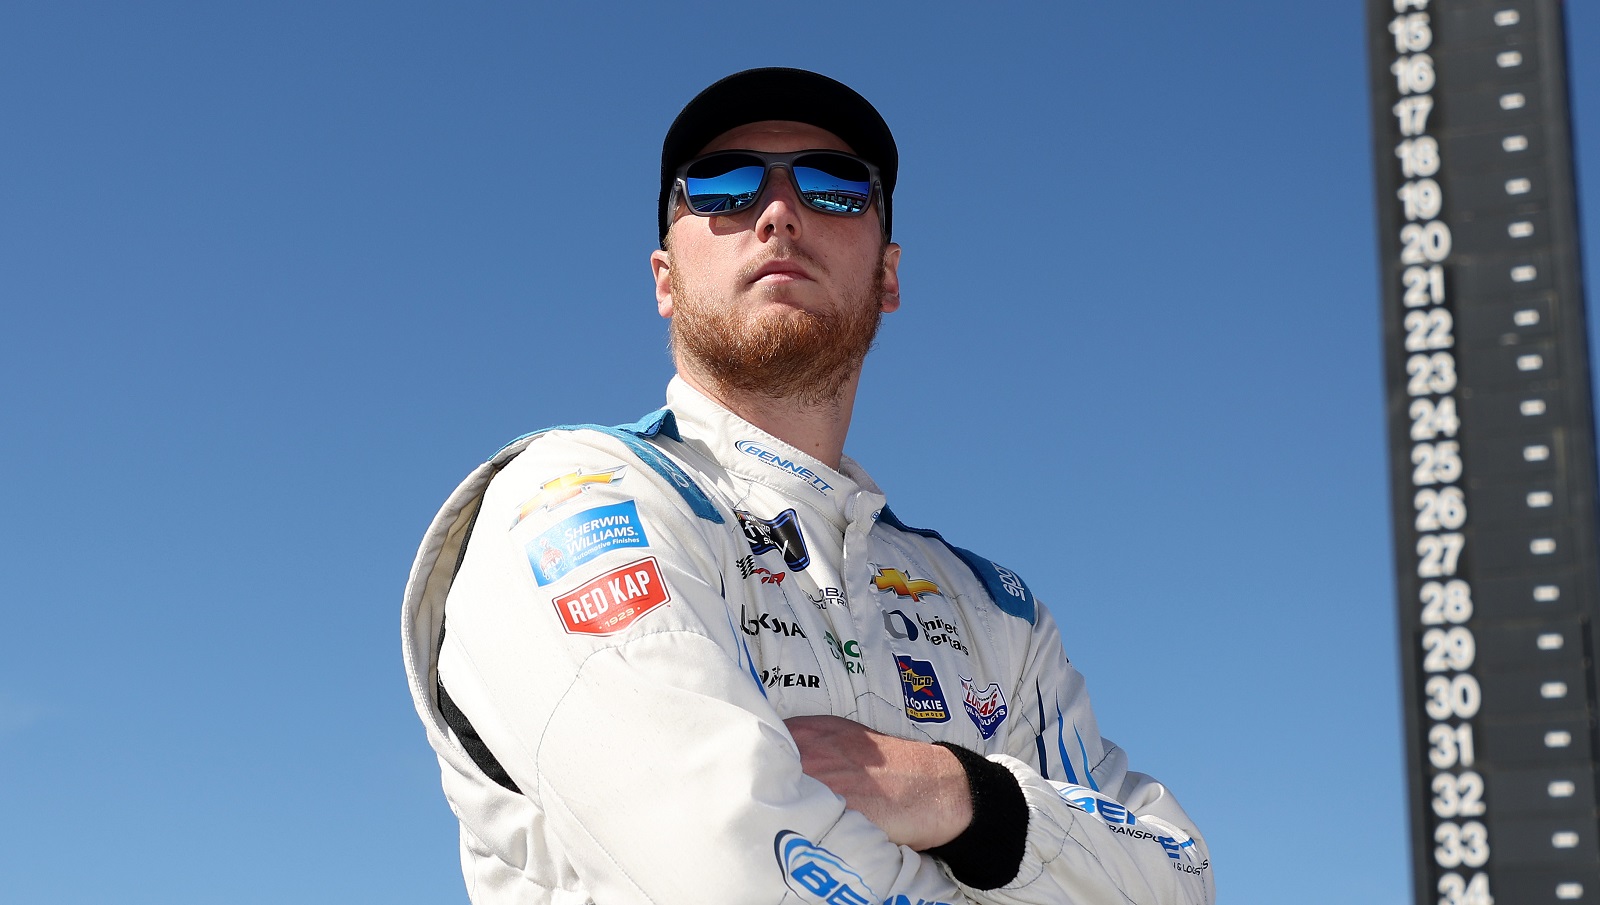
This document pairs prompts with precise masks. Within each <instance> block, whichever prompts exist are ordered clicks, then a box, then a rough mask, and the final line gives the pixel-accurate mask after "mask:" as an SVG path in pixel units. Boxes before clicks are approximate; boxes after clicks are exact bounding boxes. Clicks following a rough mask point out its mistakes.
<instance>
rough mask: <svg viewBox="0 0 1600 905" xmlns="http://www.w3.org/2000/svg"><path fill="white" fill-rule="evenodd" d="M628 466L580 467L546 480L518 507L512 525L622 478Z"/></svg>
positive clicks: (514, 525)
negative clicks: (598, 468) (603, 468)
mask: <svg viewBox="0 0 1600 905" xmlns="http://www.w3.org/2000/svg"><path fill="white" fill-rule="evenodd" d="M627 467H628V466H626V465H618V466H617V467H616V468H609V469H606V470H605V471H595V472H589V473H587V474H585V473H584V470H583V469H581V468H580V469H578V470H577V471H575V472H573V473H571V474H564V475H562V476H561V477H559V478H555V479H553V480H550V481H546V482H544V485H543V486H542V487H540V488H539V492H538V493H536V494H534V495H533V496H531V497H529V498H528V499H527V501H526V502H524V503H523V504H522V505H521V506H518V507H517V517H516V518H514V519H512V520H511V527H513V528H515V527H516V526H517V524H518V523H519V522H521V521H522V520H523V519H525V518H527V517H528V516H530V515H533V514H534V513H535V512H543V511H546V510H550V509H555V508H557V507H559V506H561V505H562V504H563V503H570V502H572V501H573V500H575V499H577V498H578V497H579V496H581V495H582V494H583V493H584V492H585V491H587V490H589V488H591V487H601V486H604V485H606V484H611V483H613V482H616V481H620V480H622V471H623V469H625V468H627Z"/></svg>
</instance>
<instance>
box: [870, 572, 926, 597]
mask: <svg viewBox="0 0 1600 905" xmlns="http://www.w3.org/2000/svg"><path fill="white" fill-rule="evenodd" d="M872 586H873V587H875V588H877V589H878V590H880V591H893V592H894V593H895V594H896V595H898V596H900V597H910V598H911V600H912V601H913V602H915V603H921V602H922V598H923V596H924V595H927V594H933V595H936V596H939V597H943V596H944V592H942V591H940V590H939V586H938V585H936V584H934V583H933V582H931V581H929V580H927V579H926V578H911V577H910V576H908V575H906V573H904V572H902V571H900V570H899V569H883V568H880V569H878V571H877V572H876V573H874V574H873V576H872Z"/></svg>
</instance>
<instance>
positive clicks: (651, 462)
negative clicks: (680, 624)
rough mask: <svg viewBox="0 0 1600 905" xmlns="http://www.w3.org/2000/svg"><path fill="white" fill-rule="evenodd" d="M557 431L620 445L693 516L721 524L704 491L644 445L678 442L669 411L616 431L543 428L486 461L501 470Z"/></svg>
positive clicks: (584, 427)
mask: <svg viewBox="0 0 1600 905" xmlns="http://www.w3.org/2000/svg"><path fill="white" fill-rule="evenodd" d="M557 430H561V431H577V430H587V431H596V432H599V433H602V434H605V435H606V436H608V437H611V438H613V439H615V440H618V441H620V442H621V443H622V445H623V446H626V447H627V448H628V451H629V452H631V453H633V454H634V455H635V456H638V457H639V460H640V461H642V462H644V464H646V465H648V466H650V468H651V469H652V470H654V471H655V473H656V474H658V475H660V476H661V477H663V478H665V479H666V481H667V483H669V484H671V485H672V486H673V487H674V488H676V489H677V491H678V494H679V495H680V496H682V497H683V501H684V502H685V503H687V504H689V509H690V510H691V511H693V512H694V514H695V515H698V516H699V517H701V518H703V519H705V520H706V521H708V522H711V523H712V524H715V525H720V524H722V523H723V519H722V513H720V512H718V511H717V507H716V506H714V505H712V503H711V498H710V497H708V496H706V494H705V491H703V490H701V489H700V485H698V484H696V483H695V482H694V480H693V479H692V478H690V477H689V476H688V475H687V474H685V473H684V471H683V469H682V468H679V467H678V463H676V462H674V461H672V460H671V459H670V458H668V457H667V456H666V455H665V454H664V453H662V452H661V450H659V449H656V448H655V446H653V445H651V444H650V443H647V442H646V441H647V440H649V439H650V438H652V437H656V436H664V437H667V438H669V439H672V440H681V439H682V437H681V436H679V434H678V422H677V419H676V418H674V417H673V415H672V410H671V409H665V408H664V409H658V410H657V411H654V412H651V413H650V414H648V415H646V416H644V417H643V418H640V419H639V420H638V421H635V422H634V423H632V424H619V425H617V426H616V427H606V426H605V425H601V424H562V425H557V426H556V427H547V428H545V429H544V430H538V431H534V432H533V433H531V434H523V435H522V436H520V437H518V438H517V439H515V440H512V441H511V442H510V443H507V444H506V445H505V446H502V447H500V451H499V452H497V453H495V454H494V457H493V458H492V459H491V460H490V461H491V462H493V463H494V464H495V465H496V467H498V468H504V467H505V465H506V463H507V462H510V461H511V460H512V459H513V458H515V457H516V455H517V454H518V453H520V452H522V451H523V450H524V449H527V448H528V444H529V443H532V442H533V441H534V439H535V438H537V437H538V436H539V435H540V434H544V433H548V432H549V431H557Z"/></svg>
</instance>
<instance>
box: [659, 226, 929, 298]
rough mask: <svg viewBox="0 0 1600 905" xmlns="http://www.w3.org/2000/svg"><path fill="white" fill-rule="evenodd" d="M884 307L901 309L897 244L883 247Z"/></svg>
mask: <svg viewBox="0 0 1600 905" xmlns="http://www.w3.org/2000/svg"><path fill="white" fill-rule="evenodd" d="M657 294H658V295H659V293H657ZM882 305H883V313H884V314H888V313H890V312H891V311H895V310H897V309H898V308H899V307H900V245H899V243H897V242H890V243H889V244H888V245H885V246H884V247H883V302H882Z"/></svg>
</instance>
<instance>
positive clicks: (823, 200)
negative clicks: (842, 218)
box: [794, 154, 872, 214]
mask: <svg viewBox="0 0 1600 905" xmlns="http://www.w3.org/2000/svg"><path fill="white" fill-rule="evenodd" d="M794 180H795V184H796V185H798V186H799V187H800V197H801V198H802V199H804V200H805V203H806V204H808V205H810V206H812V207H814V208H816V209H817V210H819V211H827V212H828V213H831V214H859V213H861V212H862V211H864V210H866V209H867V203H868V202H869V201H871V200H872V174H871V173H869V172H867V168H866V167H865V166H864V165H863V164H862V163H861V161H859V160H856V159H855V158H853V157H846V156H844V155H843V154H808V155H806V156H805V157H802V158H800V159H798V160H796V161H795V162H794Z"/></svg>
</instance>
